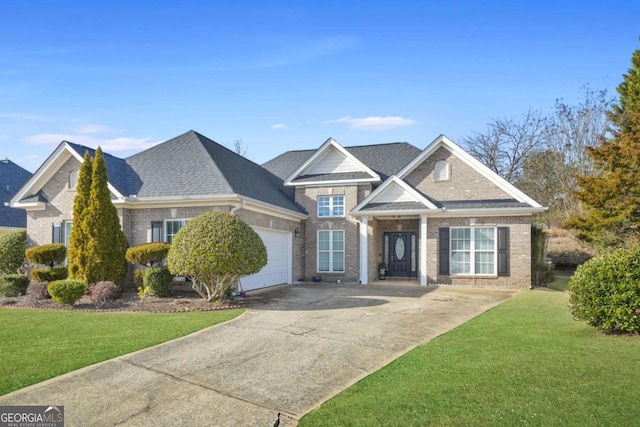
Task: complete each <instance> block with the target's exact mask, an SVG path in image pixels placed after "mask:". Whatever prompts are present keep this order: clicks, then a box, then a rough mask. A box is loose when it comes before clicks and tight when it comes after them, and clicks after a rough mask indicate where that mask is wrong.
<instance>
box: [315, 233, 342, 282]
mask: <svg viewBox="0 0 640 427" xmlns="http://www.w3.org/2000/svg"><path fill="white" fill-rule="evenodd" d="M336 231H340V232H342V245H343V249H342V250H341V251H334V249H333V233H334V232H336ZM320 233H329V250H328V251H326V250H323V252H329V270H324V271H321V270H320V245H319V242H320ZM334 252H342V270H334V269H333V254H334ZM346 270H347V233H345V231H344V230H343V229H336V230H333V229H331V230H317V232H316V272H317V273H318V274H322V273H327V274H331V273H335V274H344V273H345V272H346Z"/></svg>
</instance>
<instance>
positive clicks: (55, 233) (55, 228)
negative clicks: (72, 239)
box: [51, 224, 64, 243]
mask: <svg viewBox="0 0 640 427" xmlns="http://www.w3.org/2000/svg"><path fill="white" fill-rule="evenodd" d="M63 242H64V240H62V224H51V243H63Z"/></svg>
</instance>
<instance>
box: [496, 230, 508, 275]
mask: <svg viewBox="0 0 640 427" xmlns="http://www.w3.org/2000/svg"><path fill="white" fill-rule="evenodd" d="M498 276H509V227H498Z"/></svg>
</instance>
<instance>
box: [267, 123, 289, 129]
mask: <svg viewBox="0 0 640 427" xmlns="http://www.w3.org/2000/svg"><path fill="white" fill-rule="evenodd" d="M288 127H289V126H287V125H285V124H284V123H276V124H274V125H271V129H286V128H288Z"/></svg>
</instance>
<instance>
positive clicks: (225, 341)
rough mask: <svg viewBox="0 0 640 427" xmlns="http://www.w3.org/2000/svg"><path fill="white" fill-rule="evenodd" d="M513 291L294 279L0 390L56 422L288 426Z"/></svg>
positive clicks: (6, 401)
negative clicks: (196, 322) (192, 321)
mask: <svg viewBox="0 0 640 427" xmlns="http://www.w3.org/2000/svg"><path fill="white" fill-rule="evenodd" d="M516 292H517V291H514V290H495V289H457V288H437V287H422V286H416V285H409V286H406V285H402V284H397V283H396V284H384V285H368V286H356V285H352V286H344V285H293V286H290V285H289V286H279V287H275V288H270V289H264V290H260V291H254V292H250V293H249V295H250V296H249V297H248V299H247V307H248V308H249V309H248V310H247V312H246V313H245V314H244V315H242V316H240V317H239V318H237V319H235V320H232V321H230V322H227V323H225V324H222V325H218V326H214V327H211V328H209V329H206V330H203V331H200V332H197V333H195V334H193V335H190V336H188V337H185V338H181V339H178V340H175V341H171V342H168V343H165V344H161V345H159V346H156V347H153V348H149V349H146V350H141V351H139V352H136V353H132V354H129V355H125V356H122V357H119V358H116V359H112V360H109V361H106V362H103V363H99V364H97V365H93V366H90V367H87V368H84V369H80V370H78V371H75V372H71V373H69V374H66V375H63V376H60V377H58V378H54V379H52V380H49V381H45V382H43V383H40V384H36V385H34V386H31V387H27V388H25V389H22V390H18V391H16V392H13V393H10V394H8V395H5V396H1V397H0V405H64V409H65V418H66V419H65V421H66V424H65V425H66V426H67V427H70V426H87V425H91V426H113V425H129V426H193V425H219V426H229V425H242V426H252V425H255V426H269V425H273V422H274V421H275V419H276V416H277V413H278V412H282V422H281V424H280V425H281V426H287V425H295V424H296V423H297V420H298V419H299V418H300V417H301V416H302V415H304V414H305V413H306V412H308V411H309V410H311V409H313V408H315V407H317V406H318V405H320V404H321V403H322V402H324V401H326V400H327V399H329V398H330V397H332V396H334V395H335V394H337V393H338V392H340V391H341V390H343V389H345V388H347V387H349V386H350V385H352V384H354V383H355V382H356V381H358V380H360V379H362V378H363V377H365V376H366V375H368V374H370V373H371V372H374V371H376V370H378V369H380V368H381V367H383V366H385V365H386V364H388V363H389V362H391V361H392V360H394V359H396V358H397V357H399V356H400V355H402V354H404V353H406V352H407V351H409V350H411V349H412V348H414V347H416V346H418V345H420V344H423V343H425V342H427V341H429V340H431V339H432V338H434V337H436V336H438V335H441V334H442V333H444V332H446V331H448V330H450V329H452V328H454V327H456V326H458V325H460V324H461V323H464V322H466V321H467V320H469V319H471V318H473V317H475V316H477V315H478V314H480V313H482V312H484V311H485V310H487V309H490V308H491V307H494V306H495V305H497V304H499V303H501V302H502V301H504V300H506V299H508V298H510V297H511V296H512V295H514V294H515V293H516Z"/></svg>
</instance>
